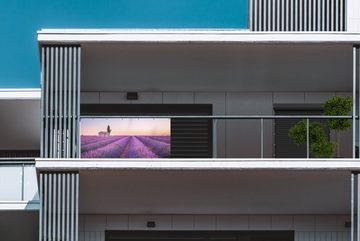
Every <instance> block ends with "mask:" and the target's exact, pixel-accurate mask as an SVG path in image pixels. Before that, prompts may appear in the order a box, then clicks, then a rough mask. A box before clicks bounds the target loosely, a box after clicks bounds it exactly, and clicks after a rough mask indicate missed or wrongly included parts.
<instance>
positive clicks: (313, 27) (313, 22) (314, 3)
mask: <svg viewBox="0 0 360 241" xmlns="http://www.w3.org/2000/svg"><path fill="white" fill-rule="evenodd" d="M317 1H319V0H312V10H313V11H312V31H316V27H317V24H316V20H317V16H316V2H317Z"/></svg>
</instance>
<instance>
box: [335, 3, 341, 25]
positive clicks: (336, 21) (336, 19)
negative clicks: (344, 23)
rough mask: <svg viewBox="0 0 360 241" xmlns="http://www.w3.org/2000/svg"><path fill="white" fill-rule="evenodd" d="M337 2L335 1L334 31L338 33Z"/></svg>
mask: <svg viewBox="0 0 360 241" xmlns="http://www.w3.org/2000/svg"><path fill="white" fill-rule="evenodd" d="M339 10H340V9H339V0H335V13H334V14H335V16H334V17H335V28H334V31H339V30H340V29H339Z"/></svg>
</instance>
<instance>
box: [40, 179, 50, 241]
mask: <svg viewBox="0 0 360 241" xmlns="http://www.w3.org/2000/svg"><path fill="white" fill-rule="evenodd" d="M41 196H42V197H43V199H44V212H43V213H44V214H43V218H44V220H43V222H42V223H43V230H44V232H43V236H44V240H46V239H47V230H46V228H47V217H48V216H47V211H48V209H47V200H48V175H46V174H45V175H44V192H43V195H41V193H40V198H41ZM39 236H41V235H39Z"/></svg>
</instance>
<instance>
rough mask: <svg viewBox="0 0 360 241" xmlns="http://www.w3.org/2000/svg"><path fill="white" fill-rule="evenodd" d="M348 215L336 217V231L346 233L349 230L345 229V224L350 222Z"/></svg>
mask: <svg viewBox="0 0 360 241" xmlns="http://www.w3.org/2000/svg"><path fill="white" fill-rule="evenodd" d="M350 220H351V217H350V215H337V217H336V230H337V231H342V232H346V231H347V230H348V229H349V228H346V227H345V223H346V222H350Z"/></svg>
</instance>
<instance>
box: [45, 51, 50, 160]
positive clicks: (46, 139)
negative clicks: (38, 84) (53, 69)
mask: <svg viewBox="0 0 360 241" xmlns="http://www.w3.org/2000/svg"><path fill="white" fill-rule="evenodd" d="M49 67H50V50H49V48H48V47H46V83H45V86H46V87H45V89H46V99H45V146H44V149H45V156H44V157H49V134H50V130H49V124H50V123H49V116H50V111H49V100H50V88H49V84H50V83H49V76H50V69H49Z"/></svg>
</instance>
